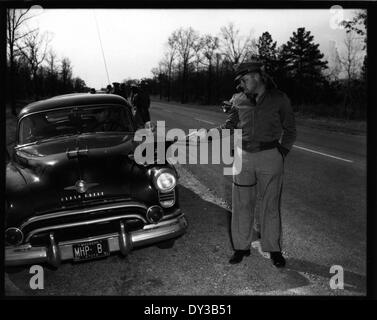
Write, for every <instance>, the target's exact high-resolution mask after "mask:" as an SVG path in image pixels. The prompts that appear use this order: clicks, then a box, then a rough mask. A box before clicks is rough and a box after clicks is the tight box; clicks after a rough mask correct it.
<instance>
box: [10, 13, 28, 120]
mask: <svg viewBox="0 0 377 320" xmlns="http://www.w3.org/2000/svg"><path fill="white" fill-rule="evenodd" d="M29 11H30V9H7V12H6V14H7V47H8V59H9V86H10V88H9V90H8V92H9V95H10V104H11V108H12V113H13V114H14V115H16V113H17V112H16V105H15V95H14V74H15V58H16V57H17V56H18V55H19V54H20V51H19V49H18V46H17V43H18V42H19V41H20V40H21V39H22V38H24V37H26V36H27V35H29V34H30V33H33V32H34V31H35V30H30V31H28V32H26V33H25V32H22V28H23V27H24V26H25V23H26V21H28V20H29V19H31V18H33V17H34V15H30V13H29Z"/></svg>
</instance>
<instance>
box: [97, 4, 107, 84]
mask: <svg viewBox="0 0 377 320" xmlns="http://www.w3.org/2000/svg"><path fill="white" fill-rule="evenodd" d="M93 15H94V20H95V22H96V28H97V35H98V38H99V44H100V47H101V51H102V58H103V63H104V64H105V69H106V75H107V81H108V84H110V77H109V71H108V70H107V64H106V58H105V53H104V52H103V46H102V40H101V33H100V31H99V27H98V22H97V17H96V13H95V11H94V10H93Z"/></svg>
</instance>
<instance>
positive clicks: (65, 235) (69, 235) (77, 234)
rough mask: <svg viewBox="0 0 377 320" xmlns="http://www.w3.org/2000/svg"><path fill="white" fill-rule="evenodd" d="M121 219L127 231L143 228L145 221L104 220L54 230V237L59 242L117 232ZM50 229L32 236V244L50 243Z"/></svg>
mask: <svg viewBox="0 0 377 320" xmlns="http://www.w3.org/2000/svg"><path fill="white" fill-rule="evenodd" d="M120 221H122V222H123V223H124V225H125V228H126V230H127V231H134V230H139V229H142V228H143V226H144V222H143V221H141V220H140V219H131V218H130V219H122V220H119V221H118V220H117V221H110V222H103V223H98V224H94V225H89V226H88V225H82V226H75V227H70V228H64V229H60V230H59V229H58V230H54V238H55V240H56V241H57V242H63V241H70V240H75V239H84V238H89V237H96V236H100V235H104V234H112V233H117V232H119V230H120ZM49 234H50V232H49V231H45V232H41V233H37V234H35V235H33V236H32V237H31V238H30V244H31V245H32V246H38V245H48V244H49V241H50V240H49Z"/></svg>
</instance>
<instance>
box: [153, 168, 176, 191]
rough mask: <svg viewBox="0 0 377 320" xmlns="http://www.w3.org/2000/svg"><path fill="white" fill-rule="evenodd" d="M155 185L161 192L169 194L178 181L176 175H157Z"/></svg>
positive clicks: (165, 173)
mask: <svg viewBox="0 0 377 320" xmlns="http://www.w3.org/2000/svg"><path fill="white" fill-rule="evenodd" d="M155 184H156V187H157V189H158V190H160V191H161V192H168V191H170V190H172V189H174V187H175V186H176V184H177V180H176V178H175V176H174V175H172V174H171V173H169V172H163V173H161V174H157V177H156V179H155Z"/></svg>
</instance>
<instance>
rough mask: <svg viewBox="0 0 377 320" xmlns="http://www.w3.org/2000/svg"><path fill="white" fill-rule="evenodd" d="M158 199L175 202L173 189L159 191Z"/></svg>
mask: <svg viewBox="0 0 377 320" xmlns="http://www.w3.org/2000/svg"><path fill="white" fill-rule="evenodd" d="M158 200H159V201H160V203H164V202H167V201H173V203H174V202H175V190H172V191H170V192H159V193H158Z"/></svg>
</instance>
